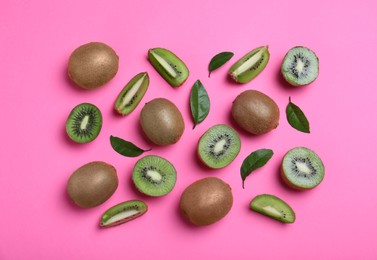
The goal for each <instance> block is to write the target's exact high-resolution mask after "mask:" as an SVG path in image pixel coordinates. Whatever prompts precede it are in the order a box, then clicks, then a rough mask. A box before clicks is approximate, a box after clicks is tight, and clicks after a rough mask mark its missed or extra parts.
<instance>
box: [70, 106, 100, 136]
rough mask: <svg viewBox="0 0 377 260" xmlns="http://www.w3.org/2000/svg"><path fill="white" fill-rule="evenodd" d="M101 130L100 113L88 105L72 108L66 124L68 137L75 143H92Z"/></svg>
mask: <svg viewBox="0 0 377 260" xmlns="http://www.w3.org/2000/svg"><path fill="white" fill-rule="evenodd" d="M101 128H102V114H101V111H100V110H99V109H98V108H97V107H96V106H95V105H93V104H89V103H82V104H79V105H77V106H76V107H75V108H73V109H72V111H71V113H70V114H69V116H68V119H67V122H66V131H67V134H68V136H69V137H70V138H71V139H72V140H73V141H75V142H77V143H88V142H91V141H93V140H94V139H96V137H97V136H98V134H99V133H100V131H101Z"/></svg>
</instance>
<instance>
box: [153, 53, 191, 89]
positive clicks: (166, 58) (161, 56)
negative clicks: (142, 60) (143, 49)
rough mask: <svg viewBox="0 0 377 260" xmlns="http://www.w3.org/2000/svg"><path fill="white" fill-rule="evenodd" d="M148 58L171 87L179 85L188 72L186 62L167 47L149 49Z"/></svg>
mask: <svg viewBox="0 0 377 260" xmlns="http://www.w3.org/2000/svg"><path fill="white" fill-rule="evenodd" d="M148 59H149V61H150V62H151V63H152V65H153V67H154V68H155V69H156V70H157V72H158V73H159V74H160V75H161V76H162V77H163V78H164V79H165V80H166V81H167V82H168V83H169V84H170V85H171V86H172V87H179V86H181V85H182V84H183V83H184V82H185V81H186V80H187V78H188V76H189V74H190V73H189V70H188V68H187V66H186V64H185V63H184V62H183V61H182V60H181V59H180V58H179V57H178V56H177V55H175V54H174V53H172V52H171V51H169V50H167V49H163V48H154V49H149V51H148Z"/></svg>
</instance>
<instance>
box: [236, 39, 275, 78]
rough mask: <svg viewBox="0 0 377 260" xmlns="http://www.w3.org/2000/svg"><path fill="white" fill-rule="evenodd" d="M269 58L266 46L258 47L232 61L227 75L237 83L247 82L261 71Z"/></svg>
mask: <svg viewBox="0 0 377 260" xmlns="http://www.w3.org/2000/svg"><path fill="white" fill-rule="evenodd" d="M269 59H270V53H269V52H268V46H262V47H258V48H256V49H254V50H252V51H250V52H249V53H247V54H246V55H245V56H243V57H242V58H241V59H239V60H238V61H237V62H236V63H234V64H233V65H232V67H230V69H229V75H230V77H231V78H232V79H233V80H234V81H235V82H237V83H247V82H249V81H251V80H252V79H254V78H255V77H256V76H258V75H259V74H260V73H261V72H262V71H263V69H264V68H265V67H266V66H267V63H268V61H269Z"/></svg>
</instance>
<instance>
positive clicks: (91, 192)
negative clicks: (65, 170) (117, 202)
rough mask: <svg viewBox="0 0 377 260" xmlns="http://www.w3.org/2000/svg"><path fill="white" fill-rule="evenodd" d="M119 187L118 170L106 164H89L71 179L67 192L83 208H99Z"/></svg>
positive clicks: (74, 173)
mask: <svg viewBox="0 0 377 260" xmlns="http://www.w3.org/2000/svg"><path fill="white" fill-rule="evenodd" d="M117 187H118V176H117V172H116V169H115V168H114V167H113V166H112V165H110V164H107V163H105V162H90V163H87V164H85V165H83V166H81V167H80V168H78V169H77V170H76V171H74V172H73V173H72V174H71V176H70V177H69V180H68V183H67V192H68V195H69V197H70V198H71V199H72V201H73V202H74V203H75V204H76V205H78V206H80V207H83V208H91V207H95V206H98V205H100V204H102V203H104V202H105V201H106V200H108V199H109V198H110V197H111V196H112V195H113V193H114V192H115V190H116V189H117Z"/></svg>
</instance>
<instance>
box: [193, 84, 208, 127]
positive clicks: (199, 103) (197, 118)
mask: <svg viewBox="0 0 377 260" xmlns="http://www.w3.org/2000/svg"><path fill="white" fill-rule="evenodd" d="M190 106H191V115H192V117H193V119H194V127H193V129H194V128H195V126H196V125H197V124H199V123H201V122H203V120H204V119H205V118H206V117H207V115H208V113H209V107H210V101H209V97H208V93H207V91H206V89H205V88H204V86H203V84H202V83H201V82H200V80H197V81H196V82H195V84H194V85H193V86H192V89H191V94H190Z"/></svg>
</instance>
